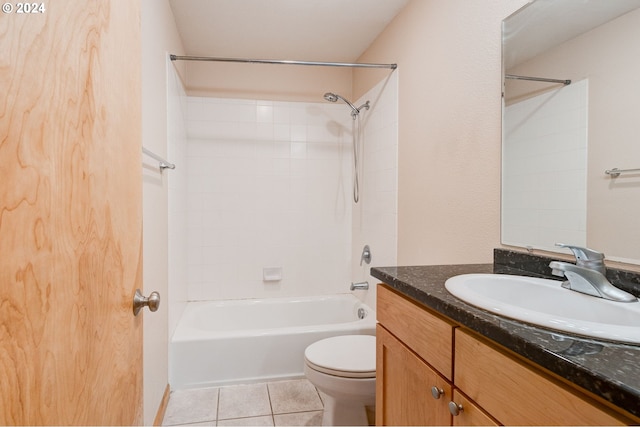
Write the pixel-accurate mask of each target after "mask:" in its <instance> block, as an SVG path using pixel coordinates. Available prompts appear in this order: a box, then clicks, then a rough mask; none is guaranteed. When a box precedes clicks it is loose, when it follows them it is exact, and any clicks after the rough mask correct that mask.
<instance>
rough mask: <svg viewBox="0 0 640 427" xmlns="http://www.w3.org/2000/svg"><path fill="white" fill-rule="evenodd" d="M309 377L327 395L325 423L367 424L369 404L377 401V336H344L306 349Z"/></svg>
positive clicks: (323, 417) (306, 364)
mask: <svg viewBox="0 0 640 427" xmlns="http://www.w3.org/2000/svg"><path fill="white" fill-rule="evenodd" d="M304 361H305V363H304V373H305V375H306V377H307V379H308V380H309V381H310V382H311V383H312V384H313V385H315V386H316V388H317V389H318V390H320V391H321V392H322V393H324V394H325V396H323V400H324V414H323V415H322V425H324V426H366V425H369V422H368V419H367V410H366V406H373V405H375V402H376V337H375V336H371V335H342V336H337V337H331V338H326V339H323V340H320V341H317V342H315V343H313V344H311V345H310V346H309V347H307V349H306V350H305V352H304Z"/></svg>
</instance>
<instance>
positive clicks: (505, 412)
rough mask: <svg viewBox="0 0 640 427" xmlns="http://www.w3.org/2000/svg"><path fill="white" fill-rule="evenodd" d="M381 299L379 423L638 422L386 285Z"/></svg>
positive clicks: (525, 423) (378, 344)
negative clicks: (456, 413) (454, 414)
mask: <svg viewBox="0 0 640 427" xmlns="http://www.w3.org/2000/svg"><path fill="white" fill-rule="evenodd" d="M377 293H378V300H377V316H378V322H379V324H378V326H377V338H376V339H377V356H376V357H377V366H376V369H377V378H376V424H377V425H500V424H505V425H626V424H634V423H637V422H638V420H634V419H631V418H628V417H626V415H624V414H622V413H618V412H617V411H615V410H614V409H612V408H609V407H608V406H605V405H604V404H603V403H600V402H598V401H596V400H595V399H593V398H591V397H589V396H587V395H586V393H583V392H582V391H580V390H578V389H576V388H575V387H574V386H572V385H570V384H567V383H564V382H563V381H562V380H561V379H559V378H556V377H555V376H553V375H552V374H548V373H546V372H544V371H543V369H542V368H539V367H537V366H535V365H533V364H530V363H529V362H527V361H525V360H522V359H521V358H520V357H519V356H517V355H515V354H513V353H511V352H509V351H508V350H506V349H503V348H501V347H500V346H498V345H496V344H494V343H493V342H491V341H489V340H487V339H484V338H483V337H480V336H478V335H477V334H475V333H473V332H471V331H467V330H465V329H464V328H462V327H459V326H458V325H457V324H455V322H453V321H451V320H450V319H447V318H445V317H443V316H441V315H440V314H438V313H435V312H432V311H430V310H429V309H427V308H426V307H424V306H423V305H420V304H419V303H417V302H415V301H413V300H411V299H409V298H407V297H405V296H403V295H401V294H400V293H397V292H396V291H394V290H392V289H391V288H389V287H388V286H386V285H382V284H381V285H379V286H378V290H377ZM450 405H451V406H452V408H450ZM456 408H457V409H458V411H456ZM455 412H458V415H456V416H453V415H452V413H455Z"/></svg>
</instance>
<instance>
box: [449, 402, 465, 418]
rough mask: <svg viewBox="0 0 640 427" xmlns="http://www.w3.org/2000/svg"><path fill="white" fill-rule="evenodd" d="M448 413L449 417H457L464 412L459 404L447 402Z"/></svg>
mask: <svg viewBox="0 0 640 427" xmlns="http://www.w3.org/2000/svg"><path fill="white" fill-rule="evenodd" d="M449 412H451V415H453V416H454V417H457V416H458V415H460V414H461V413H462V412H464V409H463V408H462V405H461V404H459V403H456V402H449Z"/></svg>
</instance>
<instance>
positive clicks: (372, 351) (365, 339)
mask: <svg viewBox="0 0 640 427" xmlns="http://www.w3.org/2000/svg"><path fill="white" fill-rule="evenodd" d="M304 358H305V362H306V364H307V366H309V368H311V369H313V370H315V371H318V372H322V373H324V374H327V375H333V376H337V377H343V378H375V377H376V337H374V336H371V335H342V336H337V337H331V338H326V339H323V340H320V341H317V342H315V343H313V344H311V345H310V346H309V347H307V349H306V350H305V352H304Z"/></svg>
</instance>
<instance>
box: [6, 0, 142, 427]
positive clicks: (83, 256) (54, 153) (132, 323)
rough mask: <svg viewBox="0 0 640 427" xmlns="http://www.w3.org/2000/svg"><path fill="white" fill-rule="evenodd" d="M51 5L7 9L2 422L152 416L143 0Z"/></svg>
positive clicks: (121, 420) (133, 420)
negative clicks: (143, 301) (140, 304)
mask: <svg viewBox="0 0 640 427" xmlns="http://www.w3.org/2000/svg"><path fill="white" fill-rule="evenodd" d="M24 4H27V3H24ZM7 5H9V6H7ZM39 5H40V3H38V4H37V6H38V7H37V8H34V7H33V5H32V6H30V7H29V10H28V11H29V12H31V13H18V12H27V10H26V8H25V7H24V6H22V8H23V9H22V10H19V7H20V5H19V4H18V3H13V2H9V3H5V5H4V6H3V10H2V12H0V425H6V424H9V425H12V424H13V425H15V424H26V425H36V424H39V425H42V424H45V425H65V424H76V425H77V424H84V425H91V424H101V425H107V424H139V423H141V422H142V357H141V354H142V324H141V322H142V321H141V319H140V317H141V316H139V317H138V318H136V317H134V316H133V314H132V308H131V304H132V298H133V294H134V291H135V289H136V288H138V287H140V288H142V286H141V281H142V277H141V276H142V262H141V244H142V239H141V238H142V235H141V234H142V212H141V211H142V207H141V192H142V180H141V94H140V79H141V76H140V16H139V15H140V6H139V1H138V0H127V1H111V2H110V1H108V0H91V1H85V0H83V1H79V0H52V1H46V2H43V3H42V7H39Z"/></svg>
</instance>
